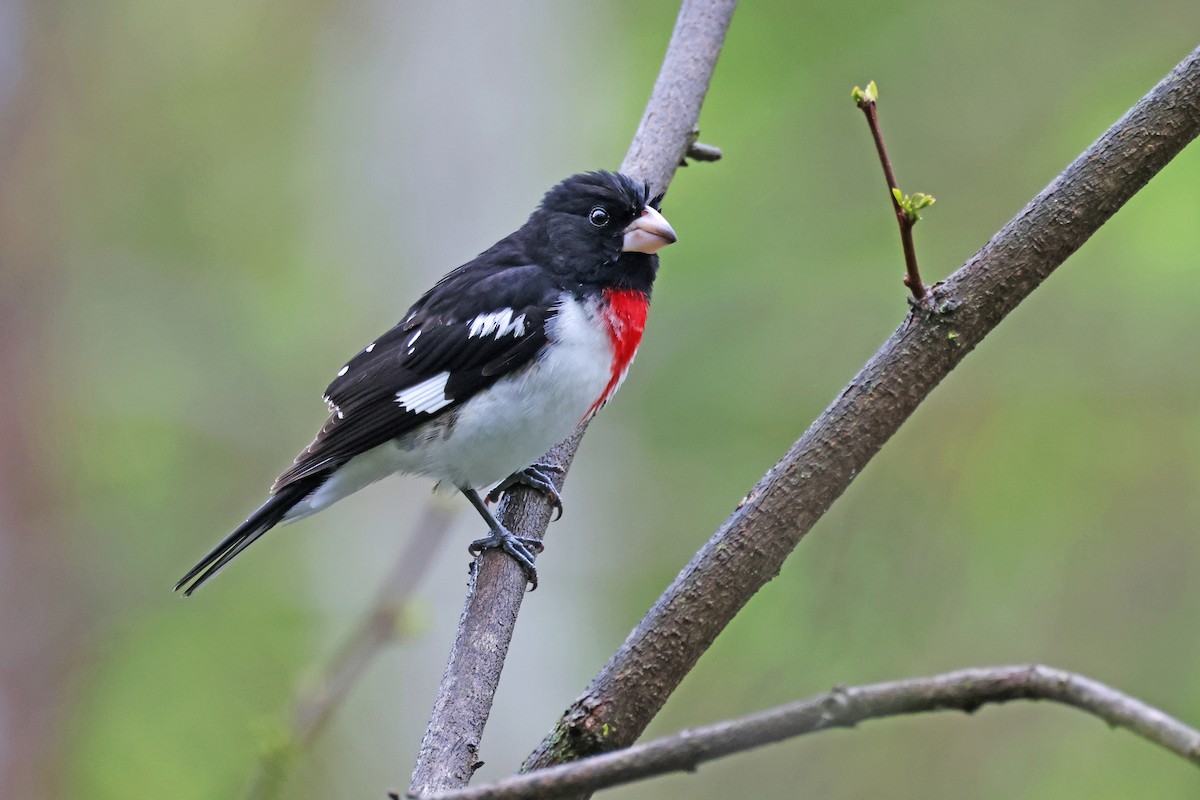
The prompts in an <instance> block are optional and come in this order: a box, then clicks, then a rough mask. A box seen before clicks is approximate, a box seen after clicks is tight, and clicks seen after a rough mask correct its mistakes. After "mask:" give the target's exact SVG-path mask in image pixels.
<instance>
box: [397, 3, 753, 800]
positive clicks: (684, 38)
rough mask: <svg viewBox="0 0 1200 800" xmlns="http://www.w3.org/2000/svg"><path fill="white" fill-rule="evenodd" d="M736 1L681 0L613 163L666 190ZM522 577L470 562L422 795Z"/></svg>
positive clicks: (567, 459)
mask: <svg viewBox="0 0 1200 800" xmlns="http://www.w3.org/2000/svg"><path fill="white" fill-rule="evenodd" d="M736 5H737V2H736V0H684V2H683V5H682V7H681V8H680V11H679V18H678V20H677V21H676V23H675V31H674V33H673V34H672V36H671V42H670V44H669V45H668V47H667V54H666V56H665V58H664V60H663V65H662V69H661V71H660V72H659V75H658V80H657V81H656V82H655V85H654V91H653V92H652V93H651V96H650V101H649V103H648V104H647V106H646V111H645V114H644V115H643V117H642V121H641V124H640V125H639V126H638V130H637V133H636V134H635V135H634V138H633V143H632V145H631V146H630V148H629V152H628V154H627V155H626V157H625V161H624V162H623V163H622V164H621V171H622V172H624V173H626V174H629V175H632V176H634V177H637V178H640V179H642V180H644V181H646V182H647V183H649V184H650V185H651V186H652V187H654V189H655V191H656V192H665V191H666V189H667V187H668V186H669V185H670V183H671V178H672V177H673V176H674V174H675V170H676V168H677V166H678V165H679V163H680V161H681V160H682V159H683V156H684V154H685V153H686V152H687V150H688V148H689V146H690V145H691V144H692V143H694V142H695V140H696V139H695V134H694V131H695V129H696V124H697V121H698V119H699V117H700V106H701V105H702V104H703V102H704V96H705V94H706V93H707V92H708V85H709V81H710V80H711V79H712V74H713V70H714V69H715V68H716V63H717V56H718V55H719V54H720V52H721V45H722V43H723V42H724V41H725V32H726V31H727V30H728V29H729V22H730V19H731V17H732V16H733V10H734V8H735V7H736ZM583 433H584V428H583V427H581V428H580V429H579V430H577V431H576V432H575V433H574V434H573V435H572V436H571V437H570V438H569V439H568V440H567V441H565V442H563V443H562V444H559V445H558V446H556V447H555V448H554V449H553V450H551V451H550V453H548V454H547V455H546V456H544V457H543V458H542V459H540V460H541V461H542V462H544V463H546V464H549V465H551V466H552V467H553V468H554V469H553V472H554V477H555V484H556V486H557V488H558V489H559V490H560V491H561V490H562V488H563V481H564V479H565V478H566V472H567V470H568V469H569V468H570V465H571V460H572V459H573V458H574V456H575V450H576V448H577V447H578V446H579V441H580V439H581V438H582V437H583ZM550 514H551V507H550V505H549V504H548V503H547V502H546V501H545V499H544V498H543V497H542V496H541V495H539V494H537V493H534V492H530V491H521V490H517V491H515V492H514V493H513V494H511V495H509V496H508V497H506V499H505V500H504V503H503V505H502V507H501V520H502V521H503V523H504V524H505V525H506V526H507V527H508V528H509V530H511V531H513V532H514V533H516V534H517V535H518V536H523V537H527V538H533V539H537V540H539V541H540V540H541V539H542V537H543V536H544V535H545V532H546V526H547V525H548V524H549V522H550ZM524 596H525V576H524V574H523V573H522V572H521V570H520V568H519V567H518V566H517V564H516V563H515V562H514V561H513V560H512V559H511V558H508V557H507V556H505V555H503V554H502V553H500V552H499V551H488V552H485V553H483V554H482V555H481V556H480V557H479V558H478V559H477V560H476V562H475V564H474V565H473V567H472V570H471V578H470V582H469V585H468V588H467V600H466V607H465V608H464V610H463V615H462V618H461V619H460V620H459V625H458V631H457V633H456V635H455V640H454V644H453V645H452V647H451V651H450V658H449V661H448V663H447V664H446V672H445V674H444V675H443V677H442V683H441V686H440V687H439V688H438V695H437V699H436V700H435V702H434V709H433V714H432V716H431V718H430V721H429V727H428V728H427V729H426V731H425V737H424V740H423V741H422V742H421V751H420V754H419V755H418V757H417V764H416V768H415V769H414V770H413V776H412V783H411V787H412V791H414V792H417V793H420V794H427V793H431V792H437V791H445V790H447V789H454V788H459V787H462V786H466V785H467V782H468V781H470V779H471V775H472V774H473V773H474V772H475V769H476V768H477V767H478V765H479V758H478V747H479V741H480V738H481V737H482V735H483V728H484V725H485V724H486V723H487V718H488V714H489V713H490V711H491V707H492V698H493V696H494V694H495V692H496V687H497V685H498V684H499V681H500V670H501V668H502V667H503V666H504V658H505V656H506V655H507V653H508V645H509V642H510V641H511V640H512V633H513V628H514V626H515V625H516V619H517V612H518V611H519V610H520V608H521V601H522V599H523V598H524Z"/></svg>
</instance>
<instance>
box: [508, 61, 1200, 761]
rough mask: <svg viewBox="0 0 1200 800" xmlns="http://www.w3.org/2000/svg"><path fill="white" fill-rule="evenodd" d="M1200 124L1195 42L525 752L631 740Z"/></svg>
mask: <svg viewBox="0 0 1200 800" xmlns="http://www.w3.org/2000/svg"><path fill="white" fill-rule="evenodd" d="M1198 133H1200V48H1198V49H1197V50H1195V51H1193V52H1192V53H1191V55H1189V56H1188V57H1187V58H1186V59H1184V60H1183V61H1182V62H1181V63H1180V64H1179V65H1178V66H1177V67H1176V68H1175V69H1174V70H1173V71H1172V72H1171V73H1170V74H1169V75H1168V76H1167V77H1166V78H1164V79H1163V80H1162V81H1161V82H1160V83H1159V84H1158V85H1157V86H1156V87H1154V89H1152V90H1151V91H1150V93H1149V94H1147V95H1146V96H1145V97H1144V98H1142V100H1140V101H1139V102H1138V103H1137V105H1135V106H1134V107H1133V108H1132V109H1130V110H1129V111H1128V112H1127V113H1126V114H1125V115H1124V116H1123V117H1122V118H1121V119H1120V120H1118V121H1117V122H1116V123H1115V124H1114V125H1113V126H1112V127H1111V128H1110V129H1109V130H1108V131H1107V132H1106V133H1105V134H1104V135H1103V136H1101V137H1100V139H1098V140H1097V141H1096V142H1095V143H1094V144H1093V145H1092V146H1091V147H1089V148H1088V149H1087V150H1086V151H1085V152H1084V153H1083V154H1082V155H1081V156H1080V157H1079V158H1077V159H1076V160H1075V161H1074V162H1073V163H1072V164H1071V165H1070V166H1068V167H1067V168H1066V169H1065V170H1064V171H1063V172H1062V173H1061V174H1060V175H1059V176H1058V177H1057V178H1055V179H1054V180H1053V181H1052V182H1051V183H1050V185H1049V186H1047V187H1046V188H1045V189H1043V190H1042V192H1041V193H1040V194H1039V195H1038V196H1037V197H1035V198H1034V199H1033V200H1032V201H1030V203H1029V205H1027V206H1026V207H1025V208H1024V209H1022V211H1021V212H1020V213H1019V214H1017V216H1016V217H1015V218H1013V219H1012V220H1011V221H1010V222H1009V223H1008V224H1007V225H1005V226H1004V228H1002V229H1001V230H1000V232H999V233H997V234H996V235H995V236H994V237H992V240H991V241H989V242H988V243H987V244H986V245H984V247H983V249H982V250H980V251H979V252H978V253H976V254H975V255H974V256H973V257H972V258H971V259H970V260H969V261H967V263H966V264H964V265H963V266H962V267H961V268H960V269H959V270H958V271H957V272H955V273H954V274H953V275H951V276H950V277H949V278H948V279H947V280H946V281H945V282H944V283H942V284H939V285H936V286H934V287H931V292H932V295H933V298H932V303H931V305H930V308H929V310H925V309H914V310H913V311H911V312H910V314H909V317H908V319H906V320H905V322H904V323H903V324H902V325H901V326H900V327H899V328H898V329H897V330H896V331H895V333H893V334H892V336H891V338H889V339H888V340H887V341H886V342H885V343H884V344H883V346H882V347H881V348H880V349H879V351H878V352H876V353H875V355H874V356H872V358H871V359H870V361H868V362H867V364H866V365H865V366H864V367H863V368H862V370H861V371H860V372H859V373H858V375H856V376H855V377H854V378H853V379H852V380H851V381H850V383H849V385H848V386H846V388H845V389H843V390H842V392H841V394H839V395H838V397H837V398H836V399H835V400H834V401H833V403H832V405H830V406H829V408H827V409H826V410H825V412H824V413H822V414H821V416H820V417H819V418H818V419H817V421H816V422H815V423H813V425H812V427H810V428H809V429H808V430H807V431H806V432H805V433H804V435H803V436H802V437H801V438H800V439H799V441H797V442H796V443H795V444H794V445H793V446H792V448H791V450H790V451H789V452H788V453H787V455H786V456H784V458H783V460H781V461H780V462H779V463H778V464H776V465H775V466H774V467H772V468H771V469H770V471H768V472H767V474H766V475H765V476H763V478H762V479H761V480H760V481H759V482H758V484H757V485H756V486H755V487H754V488H753V489H751V490H750V493H749V494H748V495H747V496H746V499H745V500H744V501H743V502H742V504H741V505H740V506H739V508H738V509H737V510H736V511H734V513H733V514H732V516H730V517H729V519H728V520H726V521H725V523H724V524H723V525H722V526H721V528H720V529H719V530H718V531H717V532H716V533H715V534H714V535H713V537H712V538H711V539H710V540H709V541H708V542H707V543H706V544H705V545H704V547H703V548H702V549H701V550H700V552H699V553H697V554H696V556H695V557H694V558H693V559H692V561H691V563H690V564H688V565H687V566H686V567H684V569H683V571H682V572H680V574H679V575H678V577H676V579H675V580H674V581H673V582H672V584H671V585H670V586H669V587H668V588H667V589H666V591H665V592H664V593H663V595H662V596H661V597H660V598H659V599H658V601H657V602H656V603H655V604H654V607H653V608H651V609H650V611H649V612H648V613H647V615H646V616H645V618H644V619H643V620H642V621H641V622H640V623H639V624H638V626H637V627H636V628H635V629H634V630H633V632H632V633H630V634H629V637H628V638H627V639H626V640H625V643H624V644H622V645H621V648H620V650H618V651H617V653H616V654H615V655H614V656H613V657H612V659H611V660H610V661H609V663H608V664H607V665H606V666H605V667H604V668H603V669H602V670H601V671H600V673H599V674H598V675H597V676H596V677H595V678H594V679H593V681H592V684H591V686H589V687H588V688H587V690H586V691H585V692H584V694H583V695H582V696H581V697H580V698H579V699H578V700H576V701H575V702H574V703H572V705H571V707H570V708H568V709H567V711H566V714H565V715H564V717H563V718H562V719H561V720H560V721H559V723H558V725H557V726H556V727H555V728H554V730H553V731H551V732H550V734H549V735H548V736H547V737H546V739H545V740H544V741H543V742H542V744H541V745H540V746H539V747H538V749H537V750H536V751H535V752H534V753H533V754H532V755H531V756H530V757H529V759H528V760H527V761H526V764H525V769H527V770H532V769H538V768H541V767H546V766H550V765H552V764H558V763H562V762H564V761H571V760H574V759H577V758H582V757H584V756H588V755H593V754H595V753H602V752H607V751H610V750H615V749H617V748H621V747H627V746H628V745H630V744H632V743H633V742H634V741H636V740H637V738H638V737H639V736H640V735H641V733H642V731H643V730H645V728H646V725H647V724H648V723H649V722H650V720H651V719H652V718H653V717H654V715H655V714H657V713H658V710H659V709H660V708H662V706H663V704H664V703H665V702H666V700H667V698H668V697H669V696H670V695H671V693H672V692H673V691H674V690H675V687H677V686H678V685H679V682H680V681H681V680H682V679H683V677H684V676H685V675H686V674H687V673H688V672H689V671H690V670H691V668H692V667H693V666H694V665H695V663H696V661H697V660H698V659H699V658H700V656H701V655H702V654H703V653H704V652H705V651H706V650H707V649H708V647H709V646H710V645H711V644H712V642H713V640H714V639H715V638H716V637H717V635H718V634H719V633H720V632H721V631H722V630H724V628H725V626H726V625H727V624H728V623H729V621H730V620H732V619H733V617H734V616H735V615H736V614H737V612H738V611H739V610H740V609H741V608H742V606H743V605H745V604H746V602H747V601H748V600H749V599H750V597H751V596H752V595H753V594H754V593H755V592H757V591H758V590H759V589H760V588H761V587H762V586H763V585H764V584H765V583H766V582H767V581H769V580H770V579H771V578H773V577H774V576H775V575H777V574H778V573H779V569H780V567H781V566H782V564H783V562H784V559H786V558H787V556H788V555H789V554H790V553H791V552H792V550H793V549H795V547H796V546H797V545H798V544H799V543H800V540H801V539H802V538H803V537H804V535H805V534H806V533H808V531H809V530H811V529H812V527H813V525H815V524H816V522H817V520H819V519H820V518H821V516H822V515H824V514H825V512H826V511H827V510H828V509H829V507H830V506H831V505H832V504H833V502H834V501H835V500H836V499H837V498H838V497H839V496H840V495H841V494H842V492H844V491H845V490H846V487H847V486H849V485H850V482H851V481H852V480H854V477H855V476H856V475H858V474H859V473H860V472H861V471H862V470H863V468H864V467H865V466H866V465H867V463H868V462H869V461H870V460H871V458H872V457H873V456H874V455H875V454H876V453H877V452H879V450H880V448H882V447H883V445H884V443H885V442H887V440H888V439H889V438H890V437H891V436H892V434H893V433H895V432H896V430H897V429H898V428H899V427H900V426H901V425H902V424H903V423H904V421H905V420H906V419H908V417H909V415H910V414H911V413H912V412H913V410H914V409H916V407H917V406H918V405H919V404H920V403H921V401H922V400H924V399H925V398H926V397H927V396H928V395H929V393H930V392H931V391H933V389H934V387H935V386H937V385H938V383H939V382H941V380H942V378H944V377H946V375H948V374H949V373H950V371H951V370H952V369H954V367H955V366H957V365H958V363H959V362H960V361H961V360H962V359H963V358H964V357H965V356H966V354H967V353H969V352H970V351H971V350H972V349H974V347H975V346H976V345H977V344H979V342H980V341H982V340H983V338H984V337H985V336H986V335H987V334H988V333H989V332H991V330H992V329H993V328H995V327H996V326H997V325H998V324H1000V321H1001V320H1003V319H1004V317H1005V316H1006V315H1007V314H1008V313H1009V312H1010V311H1012V310H1013V309H1014V308H1015V307H1016V306H1017V304H1018V303H1020V302H1021V301H1022V300H1023V299H1025V297H1026V296H1028V295H1029V294H1030V292H1032V291H1033V290H1034V289H1036V288H1037V287H1038V286H1039V285H1040V284H1041V283H1042V281H1044V280H1045V279H1046V278H1047V277H1048V276H1049V275H1050V274H1051V273H1052V272H1053V271H1054V270H1055V269H1056V268H1057V267H1058V266H1059V265H1060V264H1062V263H1063V262H1064V261H1065V260H1066V259H1067V257H1068V256H1070V255H1071V254H1072V253H1074V252H1075V251H1076V250H1077V249H1078V248H1079V247H1080V246H1081V245H1082V244H1083V243H1084V242H1085V241H1087V239H1088V237H1090V236H1091V235H1092V234H1093V233H1095V232H1096V230H1098V229H1099V228H1100V226H1101V225H1103V224H1104V223H1105V222H1106V221H1107V220H1108V219H1109V218H1110V217H1111V216H1112V215H1113V214H1114V213H1116V211H1117V210H1118V209H1119V208H1120V207H1121V206H1122V205H1124V203H1125V202H1126V201H1127V200H1129V198H1130V197H1132V196H1133V195H1134V194H1135V193H1136V192H1137V191H1138V190H1139V189H1141V188H1142V186H1144V185H1145V184H1146V182H1147V181H1149V180H1150V178H1152V177H1153V176H1154V175H1155V174H1157V173H1158V172H1159V170H1161V169H1162V168H1163V167H1165V166H1166V165H1167V163H1168V162H1170V160H1171V159H1172V158H1174V157H1175V155H1176V154H1178V153H1179V152H1180V151H1181V150H1182V149H1183V148H1184V147H1185V146H1187V144H1188V143H1189V142H1191V141H1192V139H1194V138H1195V137H1196V135H1197V134H1198Z"/></svg>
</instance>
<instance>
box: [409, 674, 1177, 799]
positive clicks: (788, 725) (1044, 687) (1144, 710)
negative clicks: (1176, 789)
mask: <svg viewBox="0 0 1200 800" xmlns="http://www.w3.org/2000/svg"><path fill="white" fill-rule="evenodd" d="M1012 700H1049V701H1051V702H1054V703H1062V704H1063V705H1067V706H1071V707H1072V708H1076V709H1079V710H1080V711H1083V712H1085V713H1087V714H1092V715H1093V716H1096V717H1099V718H1100V719H1101V720H1103V721H1104V722H1106V723H1108V724H1109V725H1110V726H1112V727H1115V728H1125V729H1126V730H1129V731H1132V732H1133V733H1136V734H1137V735H1138V736H1141V737H1142V738H1143V739H1146V740H1147V741H1149V742H1152V743H1154V744H1156V745H1158V746H1160V747H1162V748H1165V749H1167V750H1169V751H1171V752H1172V753H1175V754H1176V755H1178V756H1180V757H1181V758H1184V759H1186V760H1188V761H1190V762H1191V763H1192V764H1195V765H1197V766H1200V731H1197V730H1196V729H1195V728H1191V727H1189V726H1187V725H1185V724H1183V723H1182V722H1180V721H1179V720H1177V719H1175V718H1174V717H1171V716H1168V715H1167V714H1165V713H1163V712H1162V711H1159V710H1158V709H1157V708H1154V707H1152V706H1149V705H1146V704H1145V703H1143V702H1141V701H1140V700H1137V699H1136V698H1133V697H1130V696H1129V695H1127V694H1123V693H1121V692H1119V691H1117V690H1116V689H1113V688H1111V687H1109V686H1106V685H1105V684H1103V683H1100V682H1099V681H1094V680H1092V679H1090V678H1086V677H1084V676H1082V675H1076V674H1073V673H1070V672H1064V671H1062V670H1058V669H1053V668H1051V667H1044V666H1039V665H1029V666H1014V667H984V668H979V669H965V670H960V671H958V672H948V673H945V674H942V675H934V676H932V677H928V678H911V679H909V680H903V681H893V682H889V683H875V684H870V685H867V686H856V687H851V688H843V687H838V688H835V689H834V690H833V691H831V692H826V693H825V694H819V695H816V696H815V697H810V698H808V699H807V700H801V701H800V702H797V703H790V704H788V705H784V706H778V707H776V708H772V709H769V710H767V711H762V712H759V713H757V714H750V715H747V716H744V717H739V718H737V719H733V720H726V721H724V722H718V723H717V724H715V725H708V726H706V727H703V728H696V729H693V730H685V731H682V732H680V733H677V734H675V735H674V736H666V737H663V738H661V739H656V740H654V741H652V742H647V743H645V744H640V745H634V746H633V747H629V748H627V749H625V750H618V751H617V752H615V753H608V754H606V755H600V756H593V757H592V758H586V759H584V760H582V761H575V762H573V763H571V764H565V765H561V766H557V767H549V768H547V769H542V770H537V771H535V772H529V773H526V774H524V775H518V776H515V777H512V778H505V779H504V780H500V781H497V782H496V783H493V784H490V785H488V786H480V787H478V788H476V789H467V790H463V791H456V792H446V793H445V794H440V795H432V796H427V797H426V798H424V800H524V799H525V798H529V799H530V800H532V798H538V799H539V800H541V799H542V798H551V797H563V796H567V795H571V794H576V793H581V792H592V791H595V790H597V789H604V788H608V787H611V786H618V785H620V784H625V783H632V782H633V781H637V780H641V779H644V778H650V777H654V776H658V775H665V774H667V773H670V772H694V771H695V770H696V767H697V766H698V765H700V764H702V763H704V762H705V761H712V760H714V759H717V758H721V757H723V756H727V755H732V754H734V753H740V752H743V751H746V750H750V749H753V748H755V747H762V746H763V745H767V744H773V743H775V742H780V741H783V740H784V739H790V738H792V737H794V736H801V735H803V734H806V733H815V732H817V731H823V730H829V729H831V728H852V727H854V726H855V725H857V724H858V723H860V722H863V721H864V720H869V719H881V718H884V717H895V716H900V715H907V714H918V713H923V712H928V711H965V712H966V713H968V714H971V713H974V712H975V710H976V709H978V708H979V707H980V706H982V705H986V704H988V703H1007V702H1009V701H1012ZM409 797H415V795H409Z"/></svg>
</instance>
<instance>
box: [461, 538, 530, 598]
mask: <svg viewBox="0 0 1200 800" xmlns="http://www.w3.org/2000/svg"><path fill="white" fill-rule="evenodd" d="M495 549H499V550H503V551H504V552H505V553H507V554H508V555H509V557H511V558H512V559H513V561H516V562H517V566H519V567H520V568H521V571H522V572H524V573H525V580H526V581H528V582H529V584H530V586H529V591H531V592H532V591H534V590H535V589H537V586H538V574H537V567H535V566H534V565H533V561H534V559H535V558H536V557H537V555H538V554H539V553H541V552H542V550H544V549H545V547H544V545H542V543H541V541H539V540H537V539H529V538H526V537H524V536H516V535H514V534H513V533H512V532H511V531H508V530H506V529H504V528H501V529H500V530H498V531H492V533H491V534H490V535H488V536H485V537H483V538H482V539H476V540H475V541H473V542H471V544H470V546H468V547H467V552H469V553H470V554H471V555H473V556H475V557H477V558H478V557H479V555H480V554H481V553H482V552H483V551H484V550H495Z"/></svg>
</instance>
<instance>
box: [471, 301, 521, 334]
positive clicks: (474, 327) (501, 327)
mask: <svg viewBox="0 0 1200 800" xmlns="http://www.w3.org/2000/svg"><path fill="white" fill-rule="evenodd" d="M493 335H494V336H495V337H496V338H497V339H499V338H500V337H501V336H524V335H525V315H524V314H518V315H517V316H516V318H514V317H513V310H512V309H511V308H502V309H500V310H499V311H493V312H491V313H490V314H480V315H479V316H478V317H476V318H475V319H473V320H471V331H470V333H468V334H467V338H468V339H474V338H476V337H479V338H483V337H486V336H493Z"/></svg>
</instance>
